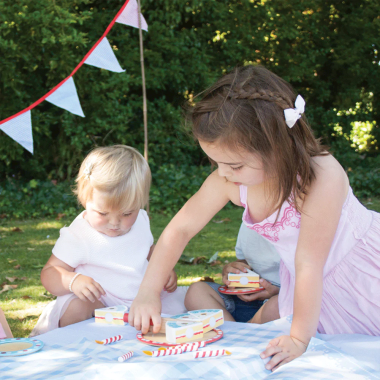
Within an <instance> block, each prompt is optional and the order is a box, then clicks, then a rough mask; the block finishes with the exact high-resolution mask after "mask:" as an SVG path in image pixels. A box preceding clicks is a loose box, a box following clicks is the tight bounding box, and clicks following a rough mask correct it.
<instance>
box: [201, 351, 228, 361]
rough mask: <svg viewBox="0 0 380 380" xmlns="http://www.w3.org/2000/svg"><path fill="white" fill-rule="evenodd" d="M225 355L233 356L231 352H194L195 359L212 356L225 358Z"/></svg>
mask: <svg viewBox="0 0 380 380" xmlns="http://www.w3.org/2000/svg"><path fill="white" fill-rule="evenodd" d="M224 355H231V352H230V351H227V350H214V351H197V352H194V359H198V358H209V357H212V356H224Z"/></svg>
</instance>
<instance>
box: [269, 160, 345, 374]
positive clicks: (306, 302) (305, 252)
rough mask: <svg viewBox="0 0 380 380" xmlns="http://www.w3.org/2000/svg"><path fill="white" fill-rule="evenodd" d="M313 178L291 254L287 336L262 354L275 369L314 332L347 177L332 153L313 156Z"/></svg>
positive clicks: (296, 353) (300, 350)
mask: <svg viewBox="0 0 380 380" xmlns="http://www.w3.org/2000/svg"><path fill="white" fill-rule="evenodd" d="M317 163H318V165H316V176H317V179H316V180H315V181H314V183H313V185H312V186H311V188H310V190H309V192H308V195H307V198H306V199H305V202H304V205H303V208H302V216H301V229H300V235H299V239H298V244H297V251H296V255H295V270H296V281H295V289H294V306H293V308H294V313H293V322H292V327H291V331H290V336H281V337H279V338H276V339H273V340H272V341H271V342H270V343H269V345H268V347H267V349H266V350H265V351H264V352H263V353H262V355H263V356H262V357H268V356H272V355H274V356H273V358H272V359H271V360H270V361H269V362H268V363H267V365H266V368H267V369H272V370H274V369H276V368H277V367H278V366H280V365H283V364H285V363H287V362H289V361H290V360H293V359H295V358H296V357H298V356H300V355H301V354H302V353H303V352H305V350H306V347H307V345H308V343H309V341H310V339H311V337H312V336H314V335H315V333H316V331H317V326H318V321H319V314H320V310H321V302H322V291H323V268H324V265H325V263H326V260H327V258H328V254H329V252H330V249H331V245H332V242H333V240H334V236H335V233H336V230H337V226H338V223H339V218H340V215H341V212H342V206H343V203H344V200H345V199H346V196H347V190H348V180H347V177H346V175H345V173H344V171H343V169H342V168H341V167H340V165H339V163H337V161H335V159H334V158H333V157H332V156H329V157H324V158H319V159H317Z"/></svg>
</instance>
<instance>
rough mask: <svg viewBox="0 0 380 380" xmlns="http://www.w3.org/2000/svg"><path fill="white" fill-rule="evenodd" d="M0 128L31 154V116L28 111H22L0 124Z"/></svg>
mask: <svg viewBox="0 0 380 380" xmlns="http://www.w3.org/2000/svg"><path fill="white" fill-rule="evenodd" d="M0 129H1V130H3V131H4V132H5V133H6V134H7V135H8V136H9V137H11V138H12V139H13V140H15V141H17V142H18V143H19V144H20V145H22V146H23V147H24V148H25V149H26V150H28V151H29V152H30V153H32V154H33V135H32V117H31V114H30V111H27V112H24V113H23V114H21V115H20V116H17V117H15V118H14V119H11V120H9V121H7V122H6V123H4V124H0Z"/></svg>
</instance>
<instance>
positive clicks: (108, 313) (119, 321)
mask: <svg viewBox="0 0 380 380" xmlns="http://www.w3.org/2000/svg"><path fill="white" fill-rule="evenodd" d="M128 311H129V309H128V307H127V306H123V305H119V306H110V307H104V308H103V309H95V322H97V323H105V324H107V325H122V326H123V325H125V323H126V322H127V321H128V319H127V320H125V318H124V315H125V314H127V313H128ZM127 315H128V314H127Z"/></svg>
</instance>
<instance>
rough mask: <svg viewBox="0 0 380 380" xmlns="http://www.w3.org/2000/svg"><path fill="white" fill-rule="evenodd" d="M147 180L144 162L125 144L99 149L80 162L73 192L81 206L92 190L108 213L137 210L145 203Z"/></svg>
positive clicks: (149, 175) (146, 198)
mask: <svg viewBox="0 0 380 380" xmlns="http://www.w3.org/2000/svg"><path fill="white" fill-rule="evenodd" d="M151 178H152V177H151V173H150V169H149V166H148V163H147V162H146V160H145V159H144V157H143V156H142V155H141V154H140V153H139V152H138V151H137V150H136V149H134V148H132V147H130V146H126V145H114V146H108V147H100V148H96V149H94V150H93V151H92V152H90V153H89V154H88V155H87V157H86V158H85V159H84V161H83V162H82V165H81V167H80V169H79V173H78V176H77V179H76V182H77V186H76V188H75V190H74V193H75V194H76V195H77V197H78V201H79V202H80V203H81V204H82V206H83V207H86V202H88V201H91V200H92V194H93V190H94V189H96V190H98V191H100V192H102V193H103V195H104V196H105V203H106V207H109V208H110V209H111V210H121V211H127V210H128V211H132V210H138V209H141V208H143V207H144V206H145V205H146V204H147V202H148V199H149V189H150V184H151Z"/></svg>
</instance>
